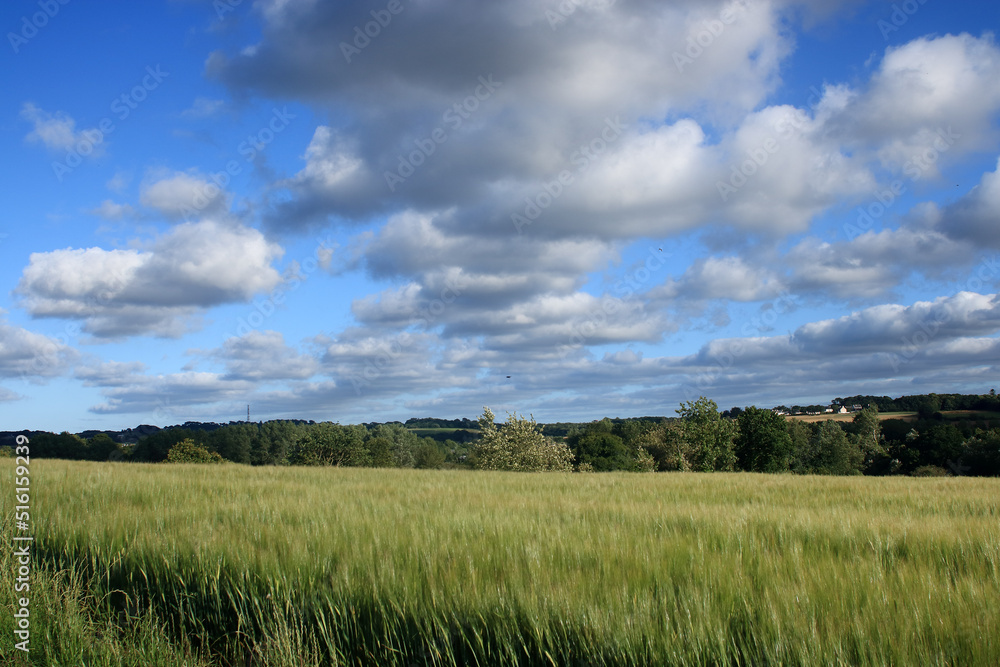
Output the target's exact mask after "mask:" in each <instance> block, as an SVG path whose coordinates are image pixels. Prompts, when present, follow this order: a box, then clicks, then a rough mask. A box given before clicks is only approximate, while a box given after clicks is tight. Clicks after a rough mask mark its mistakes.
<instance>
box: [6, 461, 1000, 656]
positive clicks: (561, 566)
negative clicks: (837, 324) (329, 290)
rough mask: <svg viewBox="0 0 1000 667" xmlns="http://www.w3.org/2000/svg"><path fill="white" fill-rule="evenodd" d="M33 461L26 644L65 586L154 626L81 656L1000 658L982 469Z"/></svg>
mask: <svg viewBox="0 0 1000 667" xmlns="http://www.w3.org/2000/svg"><path fill="white" fill-rule="evenodd" d="M32 484H33V491H32V494H33V500H32V502H33V507H32V514H33V517H34V519H35V522H36V523H35V534H36V537H37V539H38V544H37V545H36V550H37V552H38V554H39V556H40V557H41V558H42V561H43V562H42V563H40V564H39V566H40V567H41V566H44V567H43V568H42V569H41V570H38V571H37V573H36V579H38V580H39V581H43V582H48V583H47V584H45V585H48V586H51V589H52V590H51V595H50V597H53V598H54V599H52V600H45V599H44V595H42V596H41V597H39V596H40V595H41V594H35V595H34V597H33V603H32V604H33V612H32V613H33V614H37V616H35V617H34V620H33V626H32V628H33V637H36V636H37V637H38V638H39V644H38V645H35V644H34V641H33V656H32V657H33V658H34V659H35V660H36V661H37V662H36V664H79V662H82V661H84V660H83V657H82V656H83V655H85V654H86V651H87V650H88V649H87V648H85V647H84V648H81V649H80V651H82V653H80V654H79V655H80V656H81V658H80V661H78V662H72V661H71V660H68V659H67V661H66V662H65V663H60V662H59V661H52V660H49V661H48V662H46V661H45V658H44V656H43V654H42V653H41V652H42V651H43V645H42V642H45V641H48V642H54V643H57V642H59V641H63V642H66V641H69V639H66V637H71V636H72V634H71V632H70V628H66V627H60V628H56V627H49V626H48V625H47V624H48V623H56V622H60V621H59V618H61V617H60V616H59V614H60V613H69V612H62V611H60V609H61V608H55V607H50V606H49V605H58V604H63V606H64V607H65V606H66V605H67V604H69V603H66V602H65V600H67V599H68V600H71V601H73V600H77V601H79V602H78V603H77V602H73V604H75V605H76V607H74V609H76V611H72V612H71V615H74V614H75V615H78V616H80V619H82V620H79V621H78V625H79V626H80V628H81V629H80V632H81V633H90V635H87V636H92V637H97V638H99V639H100V640H101V641H103V642H105V643H106V644H107V646H111V647H114V646H116V645H120V646H123V647H132V645H133V643H135V642H141V643H142V647H145V648H143V649H142V650H146V651H148V652H150V653H148V654H143V656H140V657H129V656H127V655H120V656H119V655H117V654H115V655H112V657H110V658H101V659H100V660H97V659H93V658H91V659H89V660H86V664H88V665H90V664H109V665H110V664H122V665H125V664H165V665H166V664H178V665H179V664H185V663H186V664H190V665H194V664H200V663H198V662H197V659H196V658H197V656H200V657H201V660H203V661H204V663H205V664H208V663H209V662H211V663H214V664H259V665H313V664H316V665H318V664H371V665H423V664H433V665H462V664H479V665H499V664H504V665H506V664H560V665H563V664H565V665H612V664H613V665H630V664H632V665H647V664H649V665H652V664H666V665H669V664H677V665H715V664H726V665H744V664H747V665H767V664H817V665H826V664H830V665H835V664H872V665H875V664H878V665H884V664H896V665H909V664H912V665H918V664H919V665H931V664H940V665H944V664H951V665H995V664H1000V608H998V605H997V600H1000V506H998V503H1000V480H996V479H968V478H955V479H952V478H928V479H912V478H820V477H794V476H789V475H781V476H777V475H770V476H768V475H753V474H745V473H740V474H735V473H734V474H725V473H713V474H706V475H701V474H693V473H676V474H666V473H661V474H628V473H621V474H582V475H581V474H555V473H544V474H516V473H484V472H464V471H415V470H396V469H378V470H374V469H334V468H325V469H317V468H249V467H242V466H235V465H226V466H197V465H140V464H120V463H119V464H116V463H86V462H65V461H52V460H36V461H34V462H33V463H32ZM10 502H11V499H10V495H9V494H5V495H4V503H5V504H4V506H3V508H2V509H3V512H4V516H7V515H8V514H9V512H10V510H11V506H10ZM5 532H6V534H7V535H9V524H8V525H6V526H5ZM5 538H6V535H5ZM4 541H5V543H7V544H9V543H10V542H9V539H5V540H4ZM5 558H6V556H5ZM7 560H9V558H8V559H7ZM5 564H6V561H5ZM7 571H10V570H9V569H8V570H7ZM60 582H61V583H60ZM40 585H41V584H40ZM67 586H69V587H70V588H67ZM10 588H12V586H11V585H7V584H5V586H4V592H3V594H2V595H3V597H2V598H0V599H3V601H4V604H5V606H6V607H7V608H8V609H7V610H5V611H4V612H3V613H4V619H3V620H2V622H0V630H3V636H2V637H0V650H2V653H3V654H4V655H10V654H11V653H12V651H11V647H12V643H13V640H12V639H11V636H10V633H9V632H8V631H7V629H8V627H9V626H8V625H7V624H8V623H9V617H10V614H11V611H10V607H11V605H12V604H13V602H12V600H11V596H12V595H13V593H12V592H11V591H10V590H8V589H10ZM42 588H43V589H44V586H43V587H42ZM34 590H35V585H34V584H33V591H34ZM67 590H69V593H67ZM60 600H62V601H63V602H62V603H60ZM42 606H44V608H40V607H42ZM70 606H72V605H70ZM77 607H79V609H77ZM34 623H37V625H34ZM35 632H37V633H38V634H37V635H35V634H34V633H35ZM60 633H62V635H64V636H63V637H62V638H60ZM157 633H159V634H157ZM116 642H117V644H116ZM105 648H106V647H105ZM90 650H94V651H96V650H99V649H98V648H94V649H90ZM125 650H126V649H125V648H122V650H121V651H120V652H124V651H125ZM157 652H159V653H157ZM156 656H159V657H156ZM116 660H117V661H116Z"/></svg>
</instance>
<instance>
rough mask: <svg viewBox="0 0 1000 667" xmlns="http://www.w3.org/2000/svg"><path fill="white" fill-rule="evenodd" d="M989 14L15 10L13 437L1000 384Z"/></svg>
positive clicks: (534, 4)
mask: <svg viewBox="0 0 1000 667" xmlns="http://www.w3.org/2000/svg"><path fill="white" fill-rule="evenodd" d="M998 18H1000V13H998V12H997V11H996V8H995V5H994V4H993V3H986V2H965V3H959V4H955V3H944V2H940V1H939V0H927V1H926V2H923V3H921V2H920V1H919V0H911V1H910V2H906V3H895V4H894V3H888V2H867V3H866V2H858V1H850V0H844V1H834V2H819V1H814V0H800V1H792V0H787V1H773V2H768V1H764V0H751V1H743V2H693V1H692V2H653V1H651V0H617V1H613V0H572V1H570V2H562V3H560V2H555V1H552V2H544V1H543V2H538V1H534V0H532V1H528V0H511V1H509V2H497V3H490V4H488V5H485V4H473V3H458V2H449V1H446V0H434V1H431V0H398V1H393V2H389V1H388V0H387V1H386V2H375V3H354V2H338V3H330V2H320V1H316V0H258V1H257V2H250V1H249V0H246V1H243V2H238V1H236V0H219V1H217V2H209V1H196V0H187V1H181V0H176V1H172V2H148V3H125V2H107V3H100V4H97V5H96V6H94V5H93V3H89V4H88V3H83V2H78V1H74V0H69V1H66V2H60V0H49V1H48V2H46V1H45V0H43V1H42V2H37V1H36V2H10V3H5V4H4V5H3V7H2V8H0V27H2V29H3V32H4V35H5V38H4V42H5V44H4V46H3V49H4V50H5V54H4V55H3V56H2V57H3V58H4V65H3V67H2V69H0V77H2V78H0V84H2V87H3V90H4V91H5V95H4V96H3V104H2V106H0V148H2V151H3V155H4V157H5V159H4V160H2V161H0V178H2V179H3V183H4V188H3V192H4V204H5V207H4V213H5V215H4V216H3V219H2V220H0V258H2V260H3V261H2V262H0V283H2V285H3V288H4V289H3V290H2V294H0V420H2V424H0V428H2V429H21V428H32V429H49V430H70V431H79V430H83V429H92V428H107V429H118V428H124V427H129V426H134V425H136V424H139V423H151V424H157V425H160V426H164V425H167V424H174V423H180V422H184V421H187V420H203V421H229V420H235V419H240V418H241V417H242V416H243V415H245V411H246V405H247V404H248V403H249V404H250V405H251V411H252V416H253V417H254V418H255V419H277V418H292V417H297V418H306V419H316V420H332V421H340V422H342V423H350V422H358V421H373V420H377V421H385V420H392V419H406V418H408V417H412V416H428V415H433V416H439V417H448V418H454V417H476V416H477V415H478V414H479V413H480V412H481V411H482V407H483V406H484V405H489V406H490V407H491V408H492V409H493V410H494V412H497V413H498V414H502V413H503V412H504V411H517V412H523V413H529V412H530V413H533V414H534V415H535V417H536V418H537V419H538V420H540V421H560V420H573V421H577V420H590V419H596V418H600V417H603V416H622V417H624V416H637V415H669V414H672V413H673V411H674V409H675V408H676V407H677V406H678V404H679V402H680V401H685V400H693V399H694V398H697V397H698V396H699V395H706V396H708V397H710V398H713V399H714V400H716V401H717V402H718V403H719V405H720V406H721V407H723V408H725V407H731V406H735V405H740V406H743V405H750V404H756V405H763V406H770V405H777V404H793V403H800V404H806V403H813V402H826V401H829V400H831V399H832V398H834V397H836V396H844V395H853V394H858V393H872V394H889V395H893V396H898V395H902V394H911V393H924V392H929V391H938V392H969V393H982V392H986V391H988V390H989V389H990V388H992V387H994V386H995V384H996V379H997V360H998V358H1000V340H998V338H997V334H998V332H1000V300H998V298H997V296H996V294H997V283H998V280H1000V266H998V264H997V257H998V255H997V250H998V246H1000V234H998V233H997V231H996V228H997V221H998V220H1000V174H998V157H1000V124H998V120H1000V46H998V44H997V42H996V38H995V36H994V32H995V31H996V30H997V24H998V23H1000V21H998ZM365 31H367V35H366V34H365Z"/></svg>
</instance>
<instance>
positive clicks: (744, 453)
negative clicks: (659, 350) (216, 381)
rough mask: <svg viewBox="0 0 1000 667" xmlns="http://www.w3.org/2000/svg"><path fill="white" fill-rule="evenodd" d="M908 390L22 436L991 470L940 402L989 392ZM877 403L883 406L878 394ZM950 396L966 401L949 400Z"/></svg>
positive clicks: (577, 462)
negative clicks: (614, 409) (541, 418)
mask: <svg viewBox="0 0 1000 667" xmlns="http://www.w3.org/2000/svg"><path fill="white" fill-rule="evenodd" d="M912 398H914V397H902V398H900V399H890V400H892V406H891V407H897V408H898V407H900V406H909V405H918V409H917V410H915V412H918V418H917V419H916V420H912V421H904V420H902V419H888V420H884V421H881V420H880V419H879V410H880V407H879V402H878V400H881V399H878V400H874V399H872V397H865V396H854V397H848V398H845V399H837V400H838V401H844V404H854V403H856V402H861V403H867V404H868V407H866V408H865V409H863V410H861V411H860V412H858V413H856V414H855V415H854V417H853V420H852V421H850V422H839V421H834V420H827V421H819V422H816V423H806V422H803V421H798V420H790V419H786V418H784V417H783V416H781V415H779V414H777V412H776V411H775V410H771V409H764V408H758V407H755V406H750V407H746V408H733V409H731V410H726V411H725V412H722V413H720V412H719V409H718V406H717V404H716V403H715V402H714V401H712V400H710V399H708V398H706V397H701V398H699V399H698V400H696V401H691V402H686V403H681V406H680V408H679V409H678V410H677V417H675V418H664V417H658V418H657V417H643V418H636V419H608V418H605V419H602V420H599V421H593V422H590V423H586V424H558V425H555V426H554V427H553V425H548V427H545V426H542V425H539V424H537V423H536V422H535V420H534V419H533V418H525V417H522V416H518V415H516V414H515V415H508V418H507V420H506V422H505V423H503V424H497V423H496V417H495V415H494V414H493V413H492V412H491V411H490V410H489V408H485V409H484V412H483V415H482V416H481V417H480V418H479V420H478V421H477V422H472V421H471V420H467V419H462V420H434V419H430V418H427V419H418V420H410V421H409V422H407V424H405V425H404V424H402V423H399V422H392V423H388V424H359V425H341V424H336V423H331V422H322V423H312V422H302V421H270V422H264V423H236V424H229V425H225V426H221V427H219V428H217V429H214V430H192V429H187V428H169V429H164V430H161V431H158V432H156V433H151V434H148V435H146V436H144V437H143V438H141V439H140V440H139V442H138V443H137V444H135V445H122V444H120V443H117V442H115V441H114V440H113V439H112V438H111V437H109V436H108V435H107V434H105V433H98V434H96V435H94V436H92V437H90V438H83V437H80V436H78V435H73V434H69V433H61V434H52V433H40V432H35V433H31V434H29V435H30V437H31V451H32V454H33V455H34V456H37V457H41V458H63V459H79V460H93V461H107V460H118V461H136V462H149V463H157V462H161V461H170V462H185V461H188V462H210V461H220V462H221V461H230V462H235V463H242V464H250V465H323V466H365V467H401V468H443V467H450V468H480V469H490V470H520V471H536V470H576V471H580V472H588V471H594V472H606V471H634V472H653V471H696V472H713V471H752V472H770V473H775V472H792V473H799V474H831V475H858V474H866V475H895V474H904V475H945V474H952V475H977V476H997V475H1000V419H996V420H992V421H990V420H989V419H983V420H979V421H977V420H975V419H960V420H949V419H948V418H946V416H945V415H944V414H942V412H941V409H945V408H948V409H958V410H961V409H978V410H984V409H986V408H992V407H997V408H1000V403H997V400H996V399H997V397H996V396H995V395H994V394H992V393H991V394H990V395H988V396H965V397H958V395H950V394H949V395H937V394H931V395H929V396H922V397H916V399H919V400H910V399H912ZM882 405H888V404H886V403H885V402H884V401H883V402H882ZM956 405H958V406H965V407H958V408H955V407H953V406H956ZM968 406H973V407H968ZM932 408H938V409H934V410H932ZM995 412H1000V410H998V411H995ZM973 416H975V415H973ZM986 416H987V417H988V416H990V415H986ZM445 421H446V422H448V425H449V426H450V427H452V428H459V427H461V428H462V431H461V432H462V433H463V434H466V435H471V434H474V435H475V437H476V438H477V439H475V440H474V441H472V442H461V441H458V442H457V441H455V440H451V439H447V438H445V439H443V440H442V439H441V438H440V436H442V435H445V436H446V435H448V434H447V433H444V434H440V433H438V434H435V435H436V436H438V439H434V438H431V437H423V438H422V437H419V436H418V435H416V434H415V433H414V432H413V431H412V430H410V429H411V428H414V427H417V428H420V427H423V428H447V427H445V426H443V425H442V422H445ZM411 422H412V423H411ZM459 440H462V439H459ZM7 450H9V448H6V447H0V453H6V454H8V455H9V454H10V452H9V451H7Z"/></svg>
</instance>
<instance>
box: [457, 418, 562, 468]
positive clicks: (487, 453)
mask: <svg viewBox="0 0 1000 667" xmlns="http://www.w3.org/2000/svg"><path fill="white" fill-rule="evenodd" d="M479 430H480V433H481V435H482V439H481V440H480V441H479V442H478V443H477V444H476V446H475V453H476V460H477V464H476V465H477V466H478V467H479V468H481V469H483V470H519V471H522V472H537V471H542V470H555V471H562V472H570V471H571V470H572V469H573V452H571V451H570V449H569V447H567V446H566V445H565V444H563V443H557V442H554V441H552V440H550V439H548V438H546V437H545V436H544V435H542V431H541V428H539V426H538V424H537V423H536V422H535V418H534V416H531V417H529V418H527V419H525V418H524V416H523V415H522V416H520V417H518V415H517V414H516V413H515V414H509V413H508V415H507V423H506V424H504V425H503V426H501V427H499V428H498V427H497V425H496V424H495V423H494V416H493V412H492V411H491V410H490V409H489V408H488V407H484V408H483V415H482V417H480V418H479Z"/></svg>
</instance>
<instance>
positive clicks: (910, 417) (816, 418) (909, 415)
mask: <svg viewBox="0 0 1000 667" xmlns="http://www.w3.org/2000/svg"><path fill="white" fill-rule="evenodd" d="M857 414H858V413H856V412H848V413H847V414H840V413H837V412H824V413H822V414H819V415H786V416H787V417H788V419H797V420H799V421H803V422H825V421H826V420H828V419H830V420H833V421H837V422H849V421H851V420H853V419H854V417H855V415H857ZM878 418H879V420H880V421H885V420H887V419H902V420H903V421H916V420H917V413H916V412H882V413H879V416H878Z"/></svg>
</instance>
